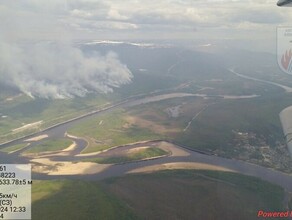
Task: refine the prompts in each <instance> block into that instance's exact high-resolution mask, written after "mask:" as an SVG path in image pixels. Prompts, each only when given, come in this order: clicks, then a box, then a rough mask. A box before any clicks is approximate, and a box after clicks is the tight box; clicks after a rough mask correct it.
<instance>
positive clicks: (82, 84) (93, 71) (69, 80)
mask: <svg viewBox="0 0 292 220" xmlns="http://www.w3.org/2000/svg"><path fill="white" fill-rule="evenodd" d="M131 78H132V74H131V72H130V71H129V69H128V68H127V67H126V66H125V65H123V64H121V63H120V61H119V60H118V57H117V55H116V54H114V53H108V54H107V55H106V56H101V55H99V54H98V53H95V54H93V55H92V56H90V57H88V56H86V55H84V53H83V52H82V51H81V50H80V49H78V48H75V47H72V46H71V45H69V44H64V43H62V44H59V43H38V44H30V45H26V46H19V45H16V44H7V43H3V42H2V43H0V81H1V82H2V83H5V84H8V85H10V86H14V87H16V88H18V89H19V90H20V91H22V92H23V93H25V94H27V95H29V96H31V97H42V98H52V99H63V98H72V97H75V96H85V95H86V94H88V93H91V92H101V93H108V92H112V90H113V88H115V87H119V86H120V85H123V84H126V83H129V82H130V81H131Z"/></svg>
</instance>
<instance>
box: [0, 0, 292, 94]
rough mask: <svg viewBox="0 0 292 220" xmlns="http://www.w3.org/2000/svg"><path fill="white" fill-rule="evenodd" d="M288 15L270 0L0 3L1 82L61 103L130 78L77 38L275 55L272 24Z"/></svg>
mask: <svg viewBox="0 0 292 220" xmlns="http://www.w3.org/2000/svg"><path fill="white" fill-rule="evenodd" d="M291 12H292V8H279V7H277V6H276V1H274V0H273V1H271V0H240V1H239V0H229V1H227V0H197V1H196V0H145V1H139V0H111V1H109V0H70V1H69V0H68V1H65V0H19V1H12V0H1V1H0V82H1V83H5V84H8V85H12V86H14V87H17V88H18V89H19V90H20V91H22V92H23V93H26V94H27V95H30V96H39V97H44V98H66V97H74V96H83V95H85V94H87V93H89V92H109V91H112V88H115V87H118V86H120V85H123V84H125V83H129V82H130V81H131V78H132V74H131V72H130V70H129V69H128V68H127V66H125V65H124V64H122V63H121V62H120V61H119V58H118V56H116V55H115V54H108V55H106V56H101V55H99V54H98V53H96V54H94V55H93V56H92V57H88V56H86V55H84V54H83V51H81V50H80V49H79V48H77V47H75V46H74V44H72V42H75V41H76V40H132V41H133V40H140V41H151V40H178V39H180V40H188V42H190V43H191V44H190V45H191V46H194V45H196V44H200V43H208V44H209V43H211V44H217V45H219V44H220V45H225V44H229V45H228V46H230V45H231V46H239V47H241V48H245V49H260V50H265V51H269V52H272V53H275V52H276V27H277V26H279V25H282V26H284V25H285V26H287V25H290V24H289V21H291V20H292V13H291ZM30 41H31V42H37V43H33V44H31V43H29V42H30ZM51 41H53V42H54V43H52V42H51ZM27 42H28V43H29V44H27ZM187 45H189V44H187Z"/></svg>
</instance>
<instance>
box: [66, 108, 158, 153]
mask: <svg viewBox="0 0 292 220" xmlns="http://www.w3.org/2000/svg"><path fill="white" fill-rule="evenodd" d="M126 116H127V114H126V113H125V112H124V111H123V110H122V109H117V110H115V111H113V112H109V113H105V114H102V115H97V116H96V117H94V118H93V119H92V118H91V119H90V120H86V121H85V122H82V123H80V124H78V125H76V126H75V127H73V128H71V129H70V130H69V133H70V134H73V135H76V136H78V137H84V138H86V140H87V141H88V142H89V146H88V147H87V148H86V149H85V150H84V151H83V152H82V153H91V152H97V151H101V150H105V149H108V148H111V147H114V146H120V145H125V144H130V143H133V142H138V141H146V140H153V139H159V138H161V136H159V135H157V134H155V133H154V132H152V131H151V130H149V129H147V128H141V127H139V126H136V125H135V124H131V123H129V122H128V121H127V120H126V119H125V117H126Z"/></svg>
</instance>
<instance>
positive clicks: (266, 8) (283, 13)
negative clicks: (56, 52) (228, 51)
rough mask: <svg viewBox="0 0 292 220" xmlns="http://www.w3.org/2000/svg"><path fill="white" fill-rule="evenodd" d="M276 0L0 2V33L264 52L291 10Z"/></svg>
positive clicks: (18, 37)
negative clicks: (219, 43)
mask: <svg viewBox="0 0 292 220" xmlns="http://www.w3.org/2000/svg"><path fill="white" fill-rule="evenodd" d="M276 2H277V1H276V0H160V1H157V0H144V1H140V0H68V1H65V0H50V1H46V0H21V1H11V0H1V2H0V30H1V32H0V34H1V35H2V37H4V38H6V39H8V40H10V41H19V40H58V41H62V40H63V41H75V40H84V39H91V40H120V39H122V40H144V41H151V40H205V41H206V42H207V41H210V40H230V41H232V40H243V41H257V43H259V42H261V43H260V45H258V46H262V47H269V45H270V44H271V43H272V41H273V40H275V38H276V27H277V26H279V25H281V26H287V25H290V21H291V20H292V19H291V18H292V13H291V10H292V9H291V8H279V7H277V6H276Z"/></svg>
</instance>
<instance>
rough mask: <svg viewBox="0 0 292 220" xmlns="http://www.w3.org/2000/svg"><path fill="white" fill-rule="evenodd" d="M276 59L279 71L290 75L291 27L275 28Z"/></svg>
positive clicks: (291, 64)
mask: <svg viewBox="0 0 292 220" xmlns="http://www.w3.org/2000/svg"><path fill="white" fill-rule="evenodd" d="M277 58H278V64H279V66H280V68H281V70H282V71H284V72H285V73H288V74H292V27H278V28H277Z"/></svg>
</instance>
